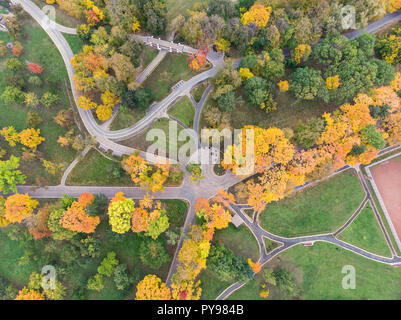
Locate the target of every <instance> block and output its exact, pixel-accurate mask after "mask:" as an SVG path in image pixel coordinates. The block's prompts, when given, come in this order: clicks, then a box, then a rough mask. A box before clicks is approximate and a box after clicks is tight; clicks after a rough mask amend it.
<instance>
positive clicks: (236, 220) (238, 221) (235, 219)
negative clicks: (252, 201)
mask: <svg viewBox="0 0 401 320" xmlns="http://www.w3.org/2000/svg"><path fill="white" fill-rule="evenodd" d="M231 222H232V224H233V225H234V226H235V227H236V228H239V227H240V226H242V225H243V224H244V220H242V218H241V217H240V216H239V214H238V213H236V214H235V215H234V217H233V218H232V220H231Z"/></svg>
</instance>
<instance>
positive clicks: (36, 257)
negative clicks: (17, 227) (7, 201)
mask: <svg viewBox="0 0 401 320" xmlns="http://www.w3.org/2000/svg"><path fill="white" fill-rule="evenodd" d="M162 207H163V208H165V209H166V212H167V215H168V217H169V220H170V228H171V229H175V228H177V227H178V226H181V225H182V224H183V221H184V218H185V213H186V210H187V206H186V204H185V203H184V202H182V201H179V200H166V201H165V200H162ZM21 228H23V229H25V227H24V226H21ZM8 232H10V227H8V228H2V229H0V247H1V248H2V250H0V277H2V278H3V279H5V280H6V281H7V282H8V283H10V284H12V285H13V286H14V287H15V288H17V289H21V288H22V287H23V286H25V285H27V283H28V281H29V275H30V274H31V273H32V272H39V273H40V272H41V269H42V267H43V266H44V265H45V264H50V265H53V266H55V268H56V271H57V272H60V273H59V274H58V278H59V279H60V281H62V282H63V284H64V285H65V286H66V287H67V296H66V299H76V298H77V295H76V294H77V293H78V292H79V291H80V290H82V292H83V294H82V296H81V298H85V299H95V300H96V299H106V300H109V299H110V300H116V299H125V298H133V297H134V292H135V290H134V287H135V286H136V283H134V284H133V285H132V286H131V288H130V289H129V290H127V291H119V290H117V288H116V286H115V284H114V281H113V278H112V277H111V278H108V279H107V280H106V283H105V288H104V289H103V290H102V291H101V292H100V293H98V292H96V291H91V290H87V289H86V284H87V281H88V279H89V277H91V276H93V275H94V274H95V273H96V269H97V267H98V265H99V263H100V261H101V260H102V259H103V258H104V257H105V255H106V254H107V252H110V251H114V252H116V254H117V256H116V257H117V259H118V260H119V262H120V263H121V264H126V265H127V267H128V271H129V272H133V270H134V269H136V268H138V269H139V272H140V279H139V280H141V279H142V278H143V277H144V276H145V275H147V274H149V273H152V274H157V275H158V276H160V277H161V278H162V279H163V280H165V279H166V277H167V273H168V270H169V266H170V262H171V259H172V256H173V254H174V252H175V246H174V247H173V246H169V245H166V249H167V251H168V253H169V255H170V261H168V262H166V263H165V264H164V265H163V266H162V267H161V268H160V269H159V270H152V269H150V268H149V267H147V266H146V265H144V264H143V263H142V262H141V260H140V257H139V247H140V245H141V243H142V241H143V240H144V237H143V236H141V235H138V234H135V233H133V232H128V233H127V234H125V235H118V234H115V233H113V232H112V231H111V228H110V226H109V223H108V221H107V219H104V220H103V221H102V222H101V224H100V225H99V226H98V228H97V230H96V232H95V234H94V237H96V238H98V239H99V240H101V247H100V256H99V257H98V258H94V259H89V258H86V261H85V263H82V259H80V261H81V262H80V263H77V262H75V261H73V262H70V263H68V264H67V263H66V262H65V261H64V262H63V260H62V259H63V258H62V257H61V255H62V253H61V251H62V249H65V247H66V246H68V245H69V243H68V242H66V241H53V240H51V239H41V240H36V241H29V245H24V244H25V243H27V242H26V241H23V243H24V244H23V243H22V241H15V240H11V239H10V238H9V237H8V235H7V234H8ZM161 237H164V235H162V236H161ZM51 243H53V245H55V246H56V247H57V248H58V250H56V254H48V253H47V252H48V249H47V248H48V246H49V245H51ZM27 252H28V253H31V255H30V256H31V258H30V259H29V261H28V263H23V261H24V260H22V259H21V258H22V257H23V256H24V254H26V253H27ZM25 261H26V260H25ZM66 274H67V275H68V276H66Z"/></svg>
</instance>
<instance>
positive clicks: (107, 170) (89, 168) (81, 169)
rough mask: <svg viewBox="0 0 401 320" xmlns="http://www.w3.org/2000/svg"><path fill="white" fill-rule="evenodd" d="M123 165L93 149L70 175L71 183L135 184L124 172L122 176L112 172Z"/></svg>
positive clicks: (89, 184) (101, 184)
mask: <svg viewBox="0 0 401 320" xmlns="http://www.w3.org/2000/svg"><path fill="white" fill-rule="evenodd" d="M120 167H121V166H120V164H119V163H118V162H114V161H111V160H109V159H106V158H105V157H103V156H102V155H101V154H100V153H99V152H98V151H96V150H93V149H92V150H91V151H89V153H88V154H87V155H86V156H85V158H84V159H83V160H81V161H80V162H79V163H78V165H77V166H76V167H75V168H74V169H73V170H72V172H71V173H70V175H69V176H68V180H67V183H68V184H69V185H87V186H91V185H95V186H105V185H112V186H133V182H132V181H131V178H130V177H129V176H128V175H126V174H124V175H123V176H122V177H121V178H117V177H114V176H113V175H112V174H111V173H112V172H113V170H115V169H119V168H120Z"/></svg>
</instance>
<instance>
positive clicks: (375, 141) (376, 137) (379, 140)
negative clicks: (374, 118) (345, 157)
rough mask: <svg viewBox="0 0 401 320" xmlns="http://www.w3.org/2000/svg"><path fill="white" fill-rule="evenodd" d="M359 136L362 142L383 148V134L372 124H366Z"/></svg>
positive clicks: (384, 143) (379, 148) (384, 142)
mask: <svg viewBox="0 0 401 320" xmlns="http://www.w3.org/2000/svg"><path fill="white" fill-rule="evenodd" d="M361 138H362V142H363V143H364V144H367V145H371V146H372V147H375V148H376V149H378V150H381V149H383V148H384V147H385V145H386V141H385V140H384V137H383V134H382V133H381V132H379V131H377V130H376V127H375V126H374V125H368V126H367V127H366V128H364V129H362V130H361Z"/></svg>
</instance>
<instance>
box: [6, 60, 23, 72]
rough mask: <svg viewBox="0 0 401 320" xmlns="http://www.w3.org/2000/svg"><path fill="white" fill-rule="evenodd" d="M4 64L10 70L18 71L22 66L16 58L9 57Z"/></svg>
mask: <svg viewBox="0 0 401 320" xmlns="http://www.w3.org/2000/svg"><path fill="white" fill-rule="evenodd" d="M5 66H6V67H7V69H9V70H11V71H14V72H18V71H20V70H21V69H22V68H23V66H24V64H23V63H22V62H21V61H20V60H18V59H17V58H9V59H7V60H6V62H5Z"/></svg>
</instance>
